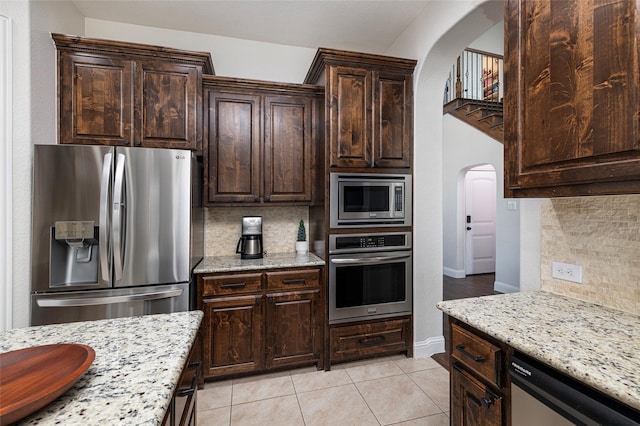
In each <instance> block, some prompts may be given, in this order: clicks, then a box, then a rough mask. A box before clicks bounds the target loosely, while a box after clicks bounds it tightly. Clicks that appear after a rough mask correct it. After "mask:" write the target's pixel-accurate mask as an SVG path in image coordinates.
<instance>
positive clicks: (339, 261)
mask: <svg viewBox="0 0 640 426" xmlns="http://www.w3.org/2000/svg"><path fill="white" fill-rule="evenodd" d="M411 312H412V255H411V233H410V232H389V233H378V234H337V235H336V234H334V235H329V323H330V324H337V323H344V322H351V321H359V320H364V319H371V318H384V317H392V316H399V315H409V314H411Z"/></svg>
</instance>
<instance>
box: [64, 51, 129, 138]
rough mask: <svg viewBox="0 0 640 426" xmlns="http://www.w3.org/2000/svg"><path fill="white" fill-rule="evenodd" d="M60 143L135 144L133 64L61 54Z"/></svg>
mask: <svg viewBox="0 0 640 426" xmlns="http://www.w3.org/2000/svg"><path fill="white" fill-rule="evenodd" d="M59 61H60V63H59V85H60V86H59V87H58V91H59V99H60V140H59V142H60V143H71V144H102V145H129V144H131V143H132V141H133V127H132V126H133V122H132V117H133V114H132V105H133V68H134V65H133V62H132V61H127V60H121V59H111V58H106V57H100V56H84V55H76V54H70V53H66V52H65V53H60V54H59Z"/></svg>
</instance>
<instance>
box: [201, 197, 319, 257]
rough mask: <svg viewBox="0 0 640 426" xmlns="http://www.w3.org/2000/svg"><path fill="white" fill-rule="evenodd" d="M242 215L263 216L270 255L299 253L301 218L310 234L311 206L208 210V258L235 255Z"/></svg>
mask: <svg viewBox="0 0 640 426" xmlns="http://www.w3.org/2000/svg"><path fill="white" fill-rule="evenodd" d="M242 216H262V243H263V245H264V250H265V251H266V252H267V253H295V251H296V248H295V242H296V238H297V236H298V223H299V222H300V219H302V220H304V224H305V226H306V227H307V232H308V231H309V208H308V207H304V206H302V207H296V206H294V207H267V208H260V207H233V208H229V207H215V208H208V209H205V256H233V255H235V253H236V244H237V243H238V239H239V238H240V235H241V233H242Z"/></svg>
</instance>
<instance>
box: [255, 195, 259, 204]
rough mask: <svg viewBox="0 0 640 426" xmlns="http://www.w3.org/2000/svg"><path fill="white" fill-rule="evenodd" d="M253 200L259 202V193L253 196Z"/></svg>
mask: <svg viewBox="0 0 640 426" xmlns="http://www.w3.org/2000/svg"><path fill="white" fill-rule="evenodd" d="M253 201H255V202H256V203H257V202H258V201H260V197H258V196H257V195H254V196H253Z"/></svg>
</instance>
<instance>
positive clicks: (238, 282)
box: [202, 274, 262, 296]
mask: <svg viewBox="0 0 640 426" xmlns="http://www.w3.org/2000/svg"><path fill="white" fill-rule="evenodd" d="M261 290H262V274H236V275H211V276H204V277H202V295H203V296H211V295H228V294H240V293H255V292H260V291H261Z"/></svg>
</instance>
